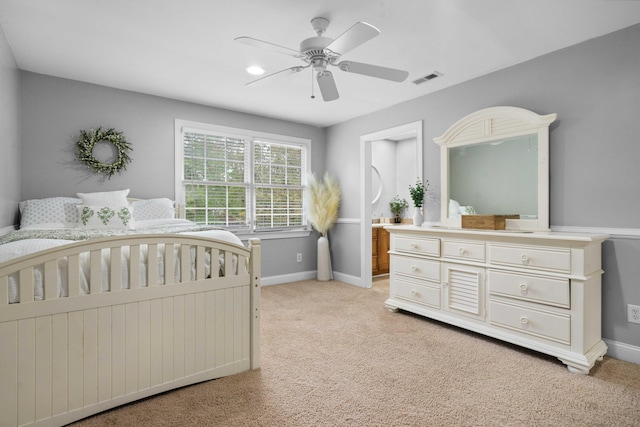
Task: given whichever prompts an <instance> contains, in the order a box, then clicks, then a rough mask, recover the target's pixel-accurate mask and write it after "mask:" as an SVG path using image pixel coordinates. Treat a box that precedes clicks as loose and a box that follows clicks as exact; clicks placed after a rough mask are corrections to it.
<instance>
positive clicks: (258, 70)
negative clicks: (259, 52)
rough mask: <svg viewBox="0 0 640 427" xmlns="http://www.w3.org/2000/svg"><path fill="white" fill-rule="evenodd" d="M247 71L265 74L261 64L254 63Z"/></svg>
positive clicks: (255, 74)
mask: <svg viewBox="0 0 640 427" xmlns="http://www.w3.org/2000/svg"><path fill="white" fill-rule="evenodd" d="M247 73H249V74H251V75H252V76H261V75H263V74H264V69H263V68H262V67H260V66H259V65H252V66H250V67H247Z"/></svg>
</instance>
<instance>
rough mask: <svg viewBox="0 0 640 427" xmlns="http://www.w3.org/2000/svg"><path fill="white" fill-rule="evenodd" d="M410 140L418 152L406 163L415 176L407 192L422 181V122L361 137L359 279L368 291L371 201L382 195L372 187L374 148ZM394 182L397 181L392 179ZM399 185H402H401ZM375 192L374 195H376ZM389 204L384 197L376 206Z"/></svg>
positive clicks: (370, 252)
mask: <svg viewBox="0 0 640 427" xmlns="http://www.w3.org/2000/svg"><path fill="white" fill-rule="evenodd" d="M408 139H414V140H415V151H413V154H414V155H413V156H412V158H411V159H407V162H410V163H413V164H414V165H415V172H416V176H414V177H412V178H411V181H409V182H407V183H406V187H407V188H408V185H409V184H413V183H414V182H415V179H416V178H419V179H420V180H422V176H423V170H422V165H423V158H422V143H423V141H422V120H420V121H416V122H412V123H407V124H404V125H401V126H396V127H393V128H389V129H385V130H381V131H378V132H374V133H370V134H366V135H362V136H360V173H361V176H360V195H361V203H360V220H361V221H360V236H361V242H360V254H361V260H360V272H361V273H360V277H361V279H362V286H363V287H365V288H370V287H371V286H372V261H371V254H372V245H371V240H372V219H373V207H372V201H373V199H374V198H375V197H376V195H377V194H378V192H379V189H378V188H375V189H374V188H373V186H372V183H373V181H374V179H373V168H372V166H374V165H373V162H372V159H373V155H372V153H373V150H374V144H375V143H376V141H387V142H393V141H396V142H397V141H406V140H408ZM376 169H377V170H379V169H380V167H379V165H377V167H376ZM393 179H394V180H395V177H393ZM386 180H387V181H389V178H388V177H387V179H386ZM380 183H381V185H383V186H384V185H385V177H384V176H381V179H380ZM397 185H403V184H402V183H398V184H397ZM374 190H375V194H373V193H374ZM388 194H389V193H388ZM393 195H395V194H393ZM393 195H391V197H393ZM389 200H390V199H389ZM389 200H385V199H384V197H381V198H379V200H378V201H377V203H378V205H380V206H382V207H383V206H384V204H385V203H388V201H389ZM377 214H378V215H379V214H380V212H377Z"/></svg>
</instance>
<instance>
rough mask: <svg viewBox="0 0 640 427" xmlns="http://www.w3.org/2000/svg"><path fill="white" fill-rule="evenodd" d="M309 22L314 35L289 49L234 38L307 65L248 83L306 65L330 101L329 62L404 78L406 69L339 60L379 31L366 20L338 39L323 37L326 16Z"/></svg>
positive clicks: (332, 86) (397, 79)
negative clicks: (299, 60)
mask: <svg viewBox="0 0 640 427" xmlns="http://www.w3.org/2000/svg"><path fill="white" fill-rule="evenodd" d="M311 26H312V27H313V30H314V31H315V32H316V34H317V35H316V36H315V37H310V38H308V39H305V40H303V41H302V42H301V43H300V50H295V49H290V48H288V47H283V46H280V45H277V44H273V43H269V42H265V41H262V40H258V39H254V38H252V37H237V38H235V41H237V42H240V43H244V44H247V45H250V46H255V47H260V48H265V49H269V50H272V51H274V52H278V53H282V54H285V55H288V56H293V57H294V58H298V59H301V60H302V61H304V62H305V63H306V64H307V65H299V66H295V67H291V68H287V69H284V70H281V71H278V72H276V73H273V74H269V75H268V76H265V77H261V78H259V79H257V80H254V81H251V82H249V83H247V85H248V86H249V85H252V86H255V85H259V84H261V83H264V82H265V81H266V80H271V78H272V77H275V76H278V77H284V76H288V75H291V74H295V73H299V72H300V71H302V70H304V69H306V68H312V70H313V71H314V73H315V75H316V81H317V82H318V87H319V88H320V93H321V94H322V99H324V100H325V101H333V100H335V99H338V98H339V97H340V95H339V94H338V88H337V87H336V83H335V81H334V79H333V74H332V73H331V71H329V70H327V67H328V66H329V65H331V66H334V67H338V68H339V69H341V70H342V71H346V72H348V73H356V74H362V75H365V76H371V77H377V78H380V79H385V80H391V81H394V82H402V81H404V80H405V79H406V78H407V76H408V75H409V73H408V72H407V71H403V70H397V69H394V68H387V67H380V66H378V65H371V64H364V63H362V62H355V61H341V62H338V60H339V59H340V57H341V56H342V55H344V54H345V53H347V52H349V51H350V50H352V49H354V48H356V47H358V46H360V45H361V44H363V43H365V42H367V41H369V40H371V39H372V38H374V37H376V36H377V35H379V34H380V31H379V30H378V29H377V28H376V27H374V26H373V25H370V24H367V23H366V22H356V23H355V24H354V25H353V26H352V27H351V28H349V29H348V30H347V31H345V32H344V33H342V34H341V35H340V36H339V37H338V38H337V39H335V40H334V39H331V38H329V37H323V34H324V32H325V31H326V29H327V27H328V26H329V20H328V19H326V18H321V17H319V18H313V19H312V20H311Z"/></svg>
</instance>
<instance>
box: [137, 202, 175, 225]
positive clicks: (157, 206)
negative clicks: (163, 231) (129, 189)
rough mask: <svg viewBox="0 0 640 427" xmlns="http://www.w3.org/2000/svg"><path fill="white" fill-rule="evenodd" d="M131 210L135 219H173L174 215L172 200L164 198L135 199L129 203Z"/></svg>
mask: <svg viewBox="0 0 640 427" xmlns="http://www.w3.org/2000/svg"><path fill="white" fill-rule="evenodd" d="M131 210H132V211H133V219H134V220H135V221H146V220H150V219H173V218H175V216H176V211H175V208H174V207H173V201H171V200H169V199H166V198H160V199H148V200H136V201H135V202H132V203H131Z"/></svg>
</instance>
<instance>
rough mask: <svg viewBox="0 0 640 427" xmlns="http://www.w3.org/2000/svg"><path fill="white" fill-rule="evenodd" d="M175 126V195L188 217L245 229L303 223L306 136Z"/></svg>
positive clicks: (282, 227)
mask: <svg viewBox="0 0 640 427" xmlns="http://www.w3.org/2000/svg"><path fill="white" fill-rule="evenodd" d="M176 126H178V121H176ZM180 129H181V132H180V137H179V140H178V134H176V154H177V156H176V162H177V163H179V164H177V167H176V171H177V174H176V176H179V181H180V182H179V183H176V197H177V198H178V199H179V200H180V199H181V200H183V201H184V203H185V211H186V216H187V219H189V220H191V221H194V222H196V223H199V224H210V225H219V226H222V227H225V228H231V229H239V230H243V229H244V230H247V231H275V230H287V229H302V228H306V218H305V216H304V197H303V193H304V187H305V185H306V176H307V173H308V158H307V152H308V149H309V147H308V142H307V143H305V141H304V140H301V141H297V138H295V140H294V141H291V139H294V138H291V137H278V135H268V137H266V136H265V135H266V134H262V135H252V134H250V133H243V132H244V131H242V130H238V129H229V128H221V127H212V126H211V125H209V126H207V125H203V126H201V127H191V126H188V127H187V126H182V127H181V128H180ZM178 144H179V145H180V147H178ZM179 196H182V197H181V198H180V197H179Z"/></svg>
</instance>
